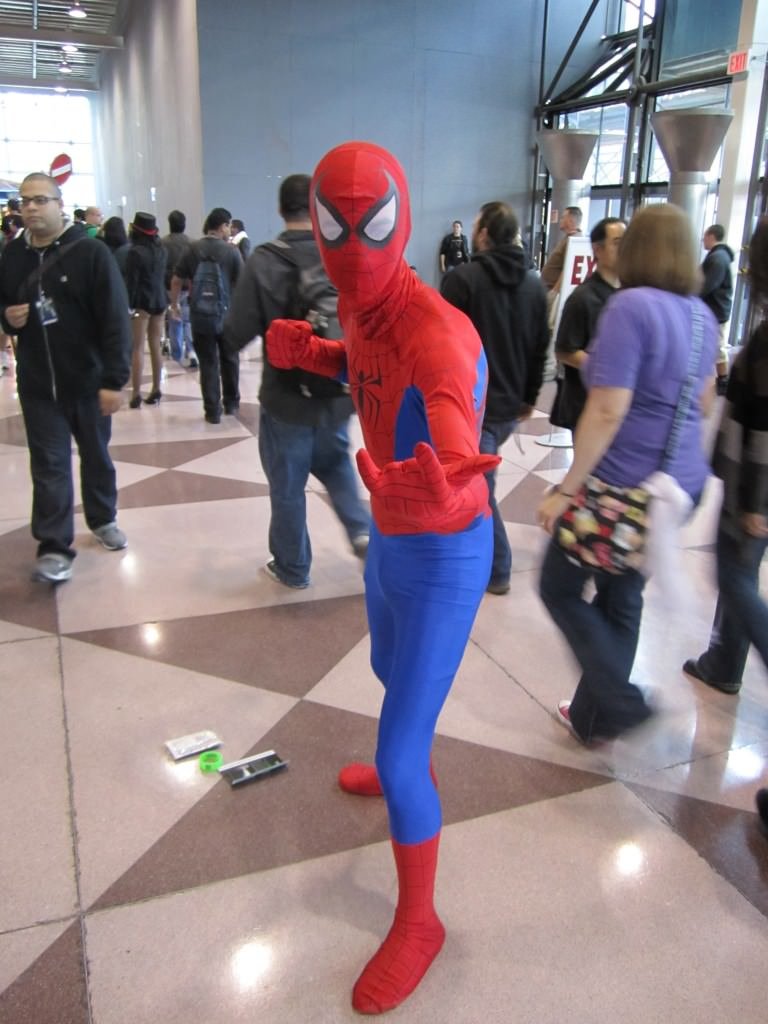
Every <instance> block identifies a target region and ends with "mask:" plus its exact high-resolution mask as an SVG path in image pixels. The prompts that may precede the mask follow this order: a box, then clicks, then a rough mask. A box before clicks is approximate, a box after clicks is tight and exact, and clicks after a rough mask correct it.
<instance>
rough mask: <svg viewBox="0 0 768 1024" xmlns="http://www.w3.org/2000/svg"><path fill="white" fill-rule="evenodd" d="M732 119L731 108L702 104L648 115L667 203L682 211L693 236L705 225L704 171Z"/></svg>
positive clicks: (701, 230) (705, 187) (705, 189)
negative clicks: (665, 177)
mask: <svg viewBox="0 0 768 1024" xmlns="http://www.w3.org/2000/svg"><path fill="white" fill-rule="evenodd" d="M732 120H733V113H732V111H727V110H717V109H715V110H713V109H707V108H706V107H680V108H677V109H673V110H657V111H656V113H655V114H652V115H651V127H652V128H653V133H654V135H655V136H656V141H657V142H658V144H659V149H661V152H662V154H663V156H664V159H665V160H666V162H667V167H669V195H668V199H669V202H670V203H675V204H676V205H677V206H681V207H682V208H683V209H684V210H685V212H686V213H687V214H688V216H689V217H690V219H691V224H692V225H693V231H694V234H695V235H696V238H697V239H699V238H701V235H702V232H703V230H704V228H705V226H706V225H705V224H704V210H705V206H706V202H707V172H708V171H709V169H710V167H711V166H712V161H713V160H714V159H715V154H716V153H717V151H718V149H719V148H720V146H721V145H722V142H723V139H724V137H725V134H726V132H727V131H728V128H729V126H730V124H731V122H732Z"/></svg>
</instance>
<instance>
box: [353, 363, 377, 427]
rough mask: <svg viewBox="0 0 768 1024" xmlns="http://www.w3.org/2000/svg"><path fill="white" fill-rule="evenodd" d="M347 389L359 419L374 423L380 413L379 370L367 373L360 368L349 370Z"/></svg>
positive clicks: (355, 367)
mask: <svg viewBox="0 0 768 1024" xmlns="http://www.w3.org/2000/svg"><path fill="white" fill-rule="evenodd" d="M349 387H350V390H351V391H352V398H353V400H354V403H355V407H356V408H357V413H358V415H359V416H360V418H361V419H366V420H369V421H372V422H374V423H375V422H376V420H377V419H378V418H379V413H380V411H381V389H382V377H381V368H380V367H379V366H378V365H377V366H376V369H375V370H372V371H370V372H369V371H368V370H366V369H364V368H362V367H360V366H354V367H352V368H351V372H350V375H349Z"/></svg>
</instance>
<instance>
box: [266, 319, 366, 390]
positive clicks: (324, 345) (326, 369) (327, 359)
mask: <svg viewBox="0 0 768 1024" xmlns="http://www.w3.org/2000/svg"><path fill="white" fill-rule="evenodd" d="M266 342H267V359H268V360H269V361H270V363H271V364H272V365H273V366H276V367H277V368H278V369H279V370H292V369H293V368H294V367H295V366H298V367H300V368H301V369H302V370H309V372H310V373H319V374H321V375H322V376H323V377H338V376H339V374H341V372H342V371H343V369H344V367H345V365H346V353H345V350H344V342H343V341H339V340H336V339H329V338H318V336H317V335H316V334H313V333H312V326H311V325H310V324H309V323H307V321H306V320H273V321H272V323H271V324H270V325H269V327H268V328H267V337H266Z"/></svg>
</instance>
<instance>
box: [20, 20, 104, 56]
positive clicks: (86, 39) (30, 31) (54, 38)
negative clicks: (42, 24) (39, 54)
mask: <svg viewBox="0 0 768 1024" xmlns="http://www.w3.org/2000/svg"><path fill="white" fill-rule="evenodd" d="M0 39H15V40H18V41H21V42H25V43H55V44H56V45H57V46H61V44H62V43H74V45H75V46H94V47H96V48H97V49H99V50H122V48H123V37H122V36H107V35H100V34H99V33H98V32H57V31H56V30H55V29H47V28H19V26H18V25H9V24H8V23H7V22H2V21H0Z"/></svg>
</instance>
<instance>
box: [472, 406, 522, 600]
mask: <svg viewBox="0 0 768 1024" xmlns="http://www.w3.org/2000/svg"><path fill="white" fill-rule="evenodd" d="M516 426H517V420H506V421H505V422H504V423H483V429H482V431H481V434H480V454H481V455H497V454H498V451H499V448H501V446H502V445H503V444H504V442H505V441H506V440H508V439H509V438H510V437H511V436H512V434H513V433H514V430H515V427H516ZM485 479H486V482H487V484H488V497H489V502H490V506H491V512H492V513H493V563H492V565H491V578H490V580H489V581H488V582H489V583H507V582H509V577H510V574H511V572H512V549H511V548H510V546H509V540H508V539H507V531H506V528H505V526H504V520H503V519H502V518H501V513H500V512H499V507H498V505H497V504H496V471H495V470H493V471H492V472H490V473H486V474H485Z"/></svg>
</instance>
